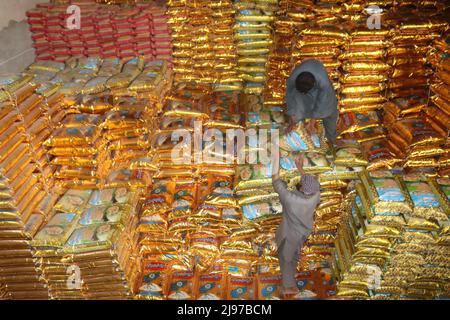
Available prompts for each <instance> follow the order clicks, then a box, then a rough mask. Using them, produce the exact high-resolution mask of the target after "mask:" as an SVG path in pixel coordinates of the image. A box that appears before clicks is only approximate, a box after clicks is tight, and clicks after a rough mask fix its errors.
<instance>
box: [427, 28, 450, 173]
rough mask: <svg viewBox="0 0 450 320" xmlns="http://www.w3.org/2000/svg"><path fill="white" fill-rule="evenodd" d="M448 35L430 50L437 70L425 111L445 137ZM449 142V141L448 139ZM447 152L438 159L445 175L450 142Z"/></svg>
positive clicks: (449, 97)
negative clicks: (428, 103) (429, 100)
mask: <svg viewBox="0 0 450 320" xmlns="http://www.w3.org/2000/svg"><path fill="white" fill-rule="evenodd" d="M448 37H449V35H448V33H446V34H444V36H443V38H442V39H437V40H435V42H434V45H433V49H432V50H430V55H429V60H428V61H429V62H430V63H431V64H432V66H433V69H434V70H435V73H434V75H435V76H434V79H433V80H432V83H431V92H432V97H431V98H430V99H431V104H430V105H429V106H428V107H427V108H425V109H424V111H425V117H426V120H427V122H428V123H429V124H430V125H431V126H432V127H433V129H435V130H436V131H437V132H439V133H441V134H442V135H443V136H445V135H447V133H448V131H449V130H450V90H448V88H449V86H450V60H449V59H448V55H449V52H450V51H449V45H448ZM447 140H448V139H447ZM443 148H445V149H446V150H447V154H443V155H441V156H440V157H439V158H438V161H439V163H440V166H441V169H440V171H441V172H442V173H443V174H448V172H449V160H448V159H449V156H448V150H449V147H448V141H447V142H446V144H445V145H444V146H443Z"/></svg>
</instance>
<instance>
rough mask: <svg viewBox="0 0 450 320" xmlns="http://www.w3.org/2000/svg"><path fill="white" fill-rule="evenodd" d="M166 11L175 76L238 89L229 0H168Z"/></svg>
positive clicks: (178, 80) (231, 9)
mask: <svg viewBox="0 0 450 320" xmlns="http://www.w3.org/2000/svg"><path fill="white" fill-rule="evenodd" d="M167 14H168V15H169V16H170V19H169V23H170V26H171V29H172V37H173V47H174V53H173V56H174V71H175V80H176V81H177V82H190V81H195V82H196V83H199V84H214V86H215V87H216V88H217V89H218V90H235V89H240V80H239V78H238V77H237V74H236V72H235V71H234V70H233V69H234V68H235V66H236V49H235V46H234V41H233V36H232V28H233V24H234V9H233V7H232V4H231V1H225V2H220V3H209V2H208V1H201V0H197V1H193V2H192V1H171V2H170V3H169V9H168V10H167Z"/></svg>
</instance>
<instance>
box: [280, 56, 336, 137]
mask: <svg viewBox="0 0 450 320" xmlns="http://www.w3.org/2000/svg"><path fill="white" fill-rule="evenodd" d="M286 105H287V112H286V114H287V116H288V120H289V124H288V129H287V131H288V132H290V131H292V129H293V128H294V127H295V125H296V124H297V123H298V122H300V121H304V120H306V119H314V120H313V121H310V123H309V125H308V126H307V127H306V129H307V130H308V131H309V133H310V134H312V133H315V123H316V120H315V119H322V121H323V125H324V127H325V136H326V137H327V139H328V141H329V142H330V143H332V144H334V143H335V141H336V137H337V133H336V126H337V120H338V116H339V112H338V108H337V98H336V92H335V90H334V88H333V84H332V83H331V81H330V79H329V77H328V73H327V70H326V69H325V67H324V65H323V64H322V62H320V61H318V60H305V61H303V62H302V63H301V64H300V65H299V66H297V67H295V68H294V70H293V71H292V73H291V75H290V76H289V78H288V80H287V83H286Z"/></svg>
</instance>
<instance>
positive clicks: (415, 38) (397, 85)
mask: <svg viewBox="0 0 450 320" xmlns="http://www.w3.org/2000/svg"><path fill="white" fill-rule="evenodd" d="M399 22H400V23H399ZM386 23H387V24H388V25H389V26H392V30H391V37H390V48H389V49H388V52H387V58H388V63H389V64H390V65H391V67H392V68H391V74H390V79H389V83H388V88H389V94H388V96H389V97H390V98H396V97H405V96H407V95H411V94H418V93H421V92H423V91H426V90H427V89H428V81H427V79H428V77H429V74H430V69H429V68H427V66H426V65H425V62H426V59H425V58H426V53H427V51H428V50H429V46H430V44H431V43H432V41H433V40H434V39H436V38H438V37H439V36H440V35H441V33H442V32H443V31H444V30H445V29H446V28H448V24H447V22H446V21H445V20H443V19H441V18H436V17H430V16H429V15H426V14H423V15H419V16H417V17H413V16H411V13H410V11H405V12H403V11H397V12H395V13H393V12H390V13H389V15H388V16H387V17H386Z"/></svg>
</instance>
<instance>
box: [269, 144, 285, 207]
mask: <svg viewBox="0 0 450 320" xmlns="http://www.w3.org/2000/svg"><path fill="white" fill-rule="evenodd" d="M272 185H273V189H274V190H275V192H276V193H278V195H279V197H280V200H281V201H282V202H284V201H285V199H286V196H287V195H288V194H289V190H288V189H287V185H286V182H284V181H283V180H281V179H280V154H279V153H277V154H273V155H272Z"/></svg>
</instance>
